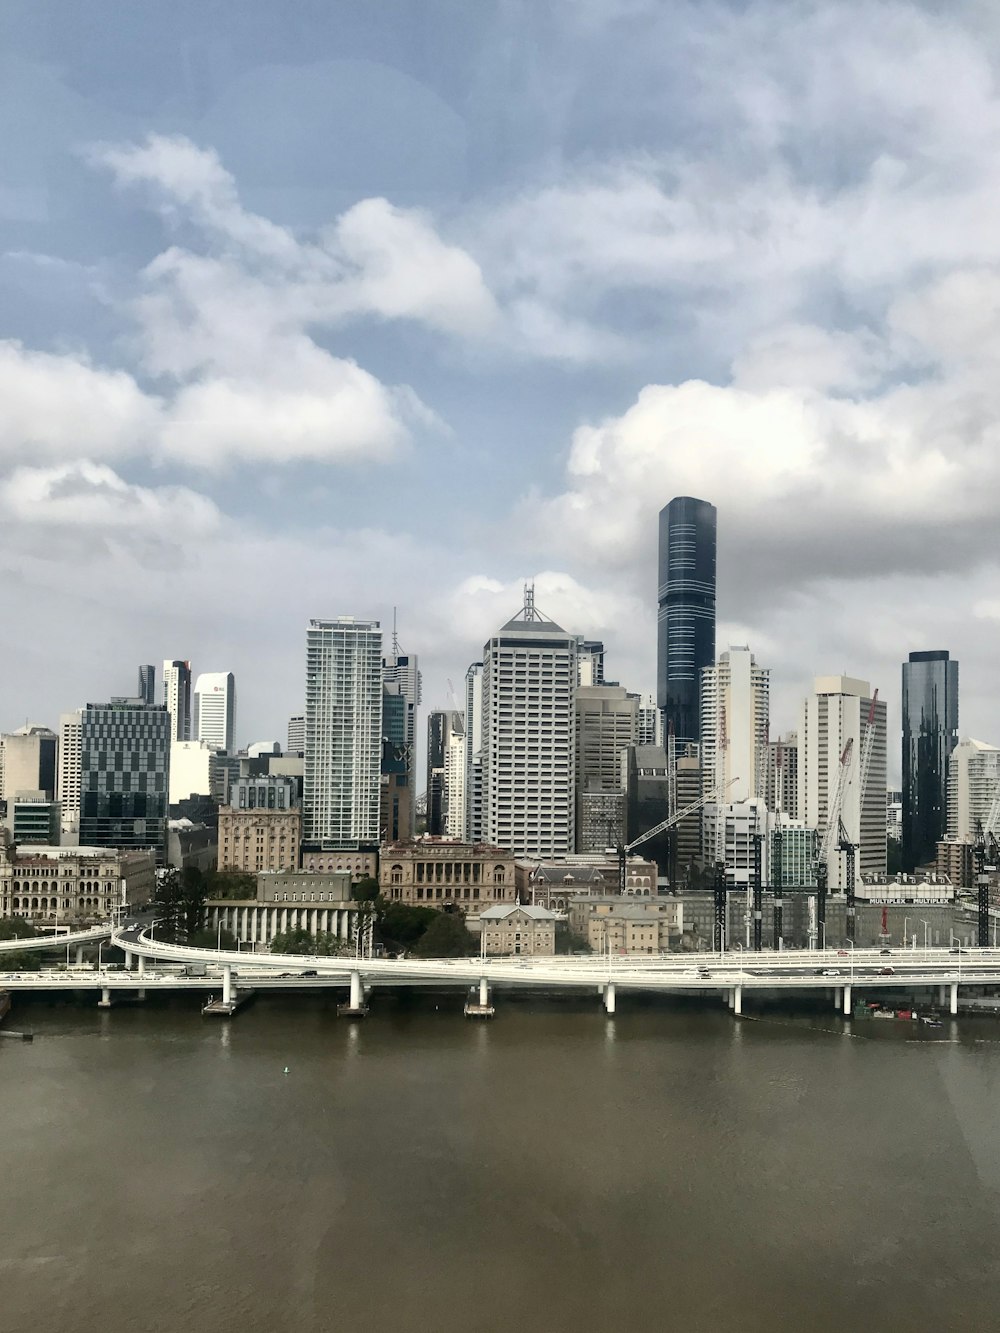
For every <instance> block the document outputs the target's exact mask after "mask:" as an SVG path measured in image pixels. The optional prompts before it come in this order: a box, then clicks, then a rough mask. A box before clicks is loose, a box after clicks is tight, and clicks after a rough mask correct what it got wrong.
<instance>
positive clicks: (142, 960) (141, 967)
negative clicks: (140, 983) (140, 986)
mask: <svg viewBox="0 0 1000 1333" xmlns="http://www.w3.org/2000/svg"><path fill="white" fill-rule="evenodd" d="M145 970H146V960H145V958H144V957H143V955H142V954H140V955H139V975H140V977H141V976H142V974H143V973H144V972H145Z"/></svg>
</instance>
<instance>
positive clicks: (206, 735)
mask: <svg viewBox="0 0 1000 1333" xmlns="http://www.w3.org/2000/svg"><path fill="white" fill-rule="evenodd" d="M235 732H236V679H235V677H234V676H233V673H232V672H231V671H203V672H202V673H201V675H200V676H199V677H198V679H197V680H196V681H195V683H194V725H193V736H192V740H197V741H205V742H206V743H207V744H208V745H211V746H213V747H214V748H215V749H216V750H225V751H226V753H227V754H232V753H233V750H234V748H235Z"/></svg>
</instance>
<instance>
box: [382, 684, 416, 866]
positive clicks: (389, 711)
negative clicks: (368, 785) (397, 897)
mask: <svg viewBox="0 0 1000 1333" xmlns="http://www.w3.org/2000/svg"><path fill="white" fill-rule="evenodd" d="M406 732H407V705H406V697H405V695H404V694H403V693H402V690H401V689H400V686H399V683H398V681H386V680H383V682H382V767H381V788H380V797H379V817H378V827H379V837H380V840H381V841H382V842H399V841H401V840H405V839H407V838H411V837H412V836H413V793H412V791H411V790H410V786H411V781H410V779H411V776H412V774H411V772H410V769H411V763H412V750H411V749H410V746H409V745H408V744H407V741H406Z"/></svg>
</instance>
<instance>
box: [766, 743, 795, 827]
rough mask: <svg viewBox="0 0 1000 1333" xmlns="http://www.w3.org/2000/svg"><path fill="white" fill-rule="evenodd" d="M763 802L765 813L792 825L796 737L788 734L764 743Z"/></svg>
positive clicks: (793, 815) (793, 819)
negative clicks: (790, 821) (782, 818)
mask: <svg viewBox="0 0 1000 1333" xmlns="http://www.w3.org/2000/svg"><path fill="white" fill-rule="evenodd" d="M764 800H765V801H766V802H767V808H768V810H771V811H773V812H775V813H780V814H783V815H787V816H788V818H789V819H791V820H792V821H793V822H794V821H795V820H797V819H798V817H799V737H798V732H795V731H788V732H786V733H785V735H784V736H781V737H779V739H778V740H776V741H768V743H767V775H766V780H765V784H764Z"/></svg>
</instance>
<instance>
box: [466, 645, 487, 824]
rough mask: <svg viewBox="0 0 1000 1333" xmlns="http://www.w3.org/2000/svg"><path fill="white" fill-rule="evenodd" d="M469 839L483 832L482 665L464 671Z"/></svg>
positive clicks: (477, 664) (475, 663) (475, 664)
mask: <svg viewBox="0 0 1000 1333" xmlns="http://www.w3.org/2000/svg"><path fill="white" fill-rule="evenodd" d="M462 836H463V837H464V838H465V840H466V842H473V843H476V842H482V841H483V838H484V834H483V664H482V662H473V663H472V665H471V666H470V667H469V669H468V671H466V673H465V831H464V833H463V835H462Z"/></svg>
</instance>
